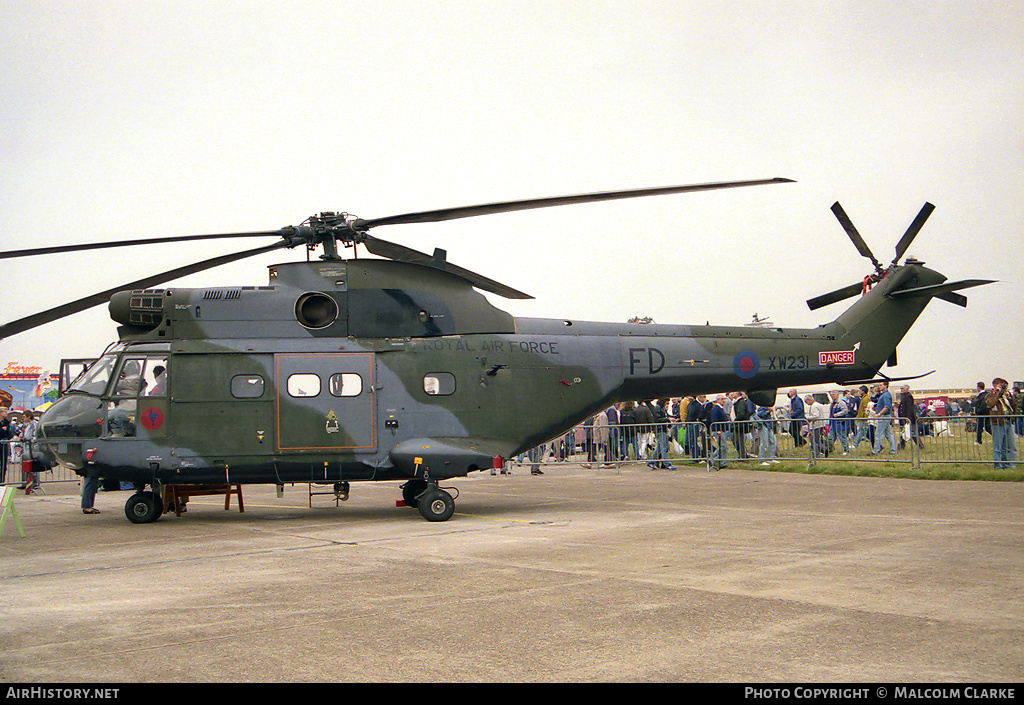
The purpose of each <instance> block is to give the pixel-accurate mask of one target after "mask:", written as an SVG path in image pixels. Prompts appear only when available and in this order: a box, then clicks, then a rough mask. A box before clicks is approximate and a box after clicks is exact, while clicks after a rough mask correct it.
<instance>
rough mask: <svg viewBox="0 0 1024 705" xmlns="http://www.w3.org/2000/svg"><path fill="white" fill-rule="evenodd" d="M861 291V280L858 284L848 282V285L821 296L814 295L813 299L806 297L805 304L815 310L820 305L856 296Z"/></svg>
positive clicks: (862, 286)
mask: <svg viewBox="0 0 1024 705" xmlns="http://www.w3.org/2000/svg"><path fill="white" fill-rule="evenodd" d="M862 291H864V284H863V282H862V283H859V284H850V285H849V286H844V287H843V288H842V289H836V290H835V291H833V292H830V293H828V294H822V295H821V296H816V297H814V298H813V299H808V300H807V305H808V306H809V307H810V309H811V310H812V311H815V310H817V309H819V308H821V307H822V306H828V305H829V304H834V303H836V302H837V301H842V300H844V299H849V298H850V297H852V296H857V295H858V294H860V293H861V292H862Z"/></svg>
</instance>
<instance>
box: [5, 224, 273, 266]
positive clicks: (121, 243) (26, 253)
mask: <svg viewBox="0 0 1024 705" xmlns="http://www.w3.org/2000/svg"><path fill="white" fill-rule="evenodd" d="M267 235H276V236H278V237H280V236H281V230H280V229H278V230H262V231H257V232H252V233H222V234H212V235H181V236H176V237H157V238H149V239H145V240H137V239H136V240H116V241H112V242H87V243H81V244H77V245H57V246H54V247H35V248H32V249H27V250H8V251H7V252H0V259H13V258H15V257H33V256H35V255H50V254H56V253H59V252H81V251H83V250H103V249H106V248H108V247H133V246H135V245H153V244H157V243H161V242H186V241H189V240H225V239H228V238H237V237H265V236H267Z"/></svg>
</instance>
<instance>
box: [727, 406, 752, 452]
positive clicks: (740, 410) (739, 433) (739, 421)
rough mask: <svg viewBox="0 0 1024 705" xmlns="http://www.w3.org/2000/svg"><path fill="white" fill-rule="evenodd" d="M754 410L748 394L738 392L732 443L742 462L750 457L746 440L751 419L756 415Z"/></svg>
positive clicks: (734, 411) (733, 409)
mask: <svg viewBox="0 0 1024 705" xmlns="http://www.w3.org/2000/svg"><path fill="white" fill-rule="evenodd" d="M754 409H755V406H754V403H753V402H751V401H750V399H749V398H747V393H746V392H743V391H739V392H736V396H735V397H734V398H733V401H732V416H733V418H734V419H735V420H736V426H735V430H734V431H733V437H732V442H733V445H734V446H735V447H736V454H737V455H738V456H739V459H740V460H744V459H746V458H747V457H749V456H748V455H747V443H746V439H747V433H749V432H750V418H751V416H753V414H754Z"/></svg>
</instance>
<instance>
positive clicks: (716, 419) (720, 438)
mask: <svg viewBox="0 0 1024 705" xmlns="http://www.w3.org/2000/svg"><path fill="white" fill-rule="evenodd" d="M725 400H726V396H725V395H724V394H719V395H718V396H717V397H716V398H715V403H714V404H712V405H711V413H710V415H709V417H708V426H709V428H710V434H709V437H710V438H711V439H712V441H713V442H714V451H713V452H712V454H711V464H712V465H713V466H714V468H715V469H716V470H721V469H722V468H724V467H725V466H726V465H725V463H726V461H727V460H728V457H729V444H728V441H727V440H726V436H725V434H726V430H727V429H728V424H729V421H730V419H729V415H728V414H726V412H725Z"/></svg>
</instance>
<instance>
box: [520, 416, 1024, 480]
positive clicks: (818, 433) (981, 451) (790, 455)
mask: <svg viewBox="0 0 1024 705" xmlns="http://www.w3.org/2000/svg"><path fill="white" fill-rule="evenodd" d="M995 418H1000V420H1001V421H1002V423H1001V424H998V423H997V424H993V419H995ZM993 425H995V426H996V431H995V434H993V433H992V431H991V428H992V427H993ZM979 428H980V429H981V430H980V432H979V430H978V429H979ZM1004 429H1005V430H1004ZM979 433H980V439H979ZM1022 435H1024V416H1012V417H1009V416H1008V417H986V416H980V417H976V416H952V417H928V418H924V419H918V420H917V421H916V422H914V423H912V422H911V421H910V420H909V419H904V418H899V417H895V418H877V419H876V418H868V419H858V418H824V419H816V420H811V421H808V420H806V419H798V420H794V419H788V418H782V419H775V418H772V419H768V420H759V419H751V420H748V421H729V422H724V423H714V424H704V423H700V422H690V423H686V422H676V423H670V424H668V425H664V424H663V425H660V426H659V425H650V424H630V425H626V424H619V425H613V426H597V427H588V426H578V427H576V428H575V429H573V430H572V431H570V432H568V433H566V434H565V435H563V436H559V437H558V438H555V439H553V440H551V441H549V442H548V443H545V444H543V445H541V446H538V447H537V448H534V449H532V450H530V451H529V452H528V453H524V454H522V455H520V456H518V457H517V458H513V459H512V461H513V462H515V463H517V464H520V465H528V466H531V467H540V466H543V465H557V464H560V463H561V464H569V463H571V464H577V465H584V466H591V467H598V468H601V467H618V466H619V465H621V464H624V463H647V464H649V465H655V466H658V465H662V464H667V465H672V466H673V467H674V466H676V465H679V464H694V465H704V466H706V467H707V468H708V469H709V470H711V469H715V468H719V467H724V466H725V465H726V464H730V463H740V464H759V465H766V466H767V465H771V464H774V463H778V462H780V461H783V460H800V461H806V462H807V463H808V465H815V464H817V463H823V462H834V461H847V462H850V461H856V462H886V463H906V464H908V465H909V466H911V467H913V468H919V467H921V465H923V464H939V463H946V464H953V463H957V464H959V463H975V464H989V465H995V466H996V467H1001V466H1002V467H1016V466H1017V465H1019V464H1020V463H1021V460H1020V459H1019V456H1018V452H1017V437H1018V436H1022ZM994 445H995V446H996V447H995V448H994Z"/></svg>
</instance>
